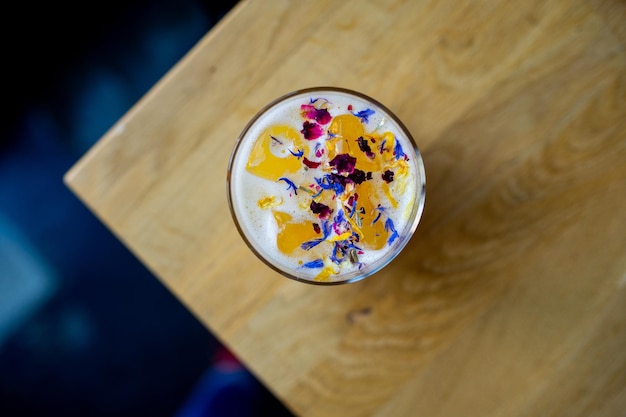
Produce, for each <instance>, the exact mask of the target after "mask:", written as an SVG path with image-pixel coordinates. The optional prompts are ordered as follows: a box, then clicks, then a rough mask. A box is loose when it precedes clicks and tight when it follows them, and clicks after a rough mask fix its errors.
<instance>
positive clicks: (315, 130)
mask: <svg viewBox="0 0 626 417" xmlns="http://www.w3.org/2000/svg"><path fill="white" fill-rule="evenodd" d="M300 133H302V134H303V135H304V138H305V139H306V140H313V139H317V138H319V137H320V136H322V135H323V134H324V129H322V127H321V126H320V125H318V124H317V123H311V122H309V121H308V120H307V121H305V122H304V123H302V130H301V131H300Z"/></svg>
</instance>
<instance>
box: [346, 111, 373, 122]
mask: <svg viewBox="0 0 626 417" xmlns="http://www.w3.org/2000/svg"><path fill="white" fill-rule="evenodd" d="M374 113H376V112H375V111H374V110H372V109H365V110H361V111H359V112H356V113H352V114H353V115H355V116H356V117H358V118H359V119H361V121H362V122H363V123H368V122H369V119H368V118H369V117H370V116H371V115H373V114H374Z"/></svg>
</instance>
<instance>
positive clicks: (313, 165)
mask: <svg viewBox="0 0 626 417" xmlns="http://www.w3.org/2000/svg"><path fill="white" fill-rule="evenodd" d="M302 163H303V164H304V165H306V166H308V167H309V168H317V167H319V166H320V165H321V164H322V163H321V162H315V161H311V160H309V159H308V158H307V157H306V156H305V157H304V159H303V160H302Z"/></svg>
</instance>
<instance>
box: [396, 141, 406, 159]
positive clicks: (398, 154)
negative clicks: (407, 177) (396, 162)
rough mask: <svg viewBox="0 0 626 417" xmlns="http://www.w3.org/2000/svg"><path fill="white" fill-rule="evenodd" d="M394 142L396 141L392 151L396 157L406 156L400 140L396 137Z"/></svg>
mask: <svg viewBox="0 0 626 417" xmlns="http://www.w3.org/2000/svg"><path fill="white" fill-rule="evenodd" d="M395 142H396V145H395V146H394V148H393V153H394V155H395V156H396V159H400V158H406V154H405V153H404V150H403V149H402V145H401V144H400V141H398V140H397V139H396V140H395Z"/></svg>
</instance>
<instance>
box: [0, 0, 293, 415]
mask: <svg viewBox="0 0 626 417" xmlns="http://www.w3.org/2000/svg"><path fill="white" fill-rule="evenodd" d="M235 3H236V2H235V1H234V0H224V1H210V0H179V1H176V0H160V1H147V0H131V1H117V0H116V1H107V2H95V3H94V2H89V3H70V2H68V1H61V2H42V1H41V2H22V3H15V4H12V5H11V7H7V8H5V10H4V12H3V19H2V20H3V22H2V23H3V24H2V35H3V36H2V39H3V40H2V42H3V58H4V59H3V63H4V68H3V69H4V71H3V72H4V73H5V75H4V77H5V78H4V79H5V85H4V88H3V94H2V97H3V98H4V100H3V101H4V106H3V109H4V110H3V114H4V116H3V121H4V122H3V123H2V141H1V142H0V416H42V415H46V416H49V415H63V416H111V415H115V416H141V415H150V416H201V415H203V416H290V414H289V413H288V411H287V410H286V409H285V408H284V407H283V406H282V405H281V404H280V403H279V402H278V401H277V400H276V399H275V398H274V397H273V396H272V395H271V394H270V393H269V392H268V391H267V390H266V389H265V388H264V387H263V386H262V385H261V384H260V383H259V382H258V381H257V380H256V379H255V378H254V377H253V376H252V375H251V374H250V373H249V372H248V371H247V370H246V369H245V368H244V367H243V366H242V365H241V364H240V363H239V362H238V361H237V360H236V359H235V358H234V357H232V355H230V353H229V352H228V350H226V349H225V348H224V347H223V346H221V345H220V343H219V342H218V341H217V340H216V339H215V338H214V337H213V336H212V335H211V334H210V333H209V332H208V331H207V330H206V329H205V328H204V327H203V326H202V325H201V324H200V323H199V322H198V321H197V320H196V319H195V318H194V317H193V316H192V315H191V314H190V313H189V312H188V311H187V310H186V309H185V308H184V307H183V306H182V305H181V304H180V303H179V302H178V300H176V299H175V298H174V297H173V296H172V295H171V294H170V293H169V292H168V291H167V290H166V289H165V288H164V287H163V286H162V285H161V284H160V282H159V281H158V280H157V279H156V278H155V277H153V276H152V275H151V274H150V273H149V272H148V271H147V270H146V269H145V268H144V267H143V266H142V265H141V264H140V263H139V262H138V261H137V260H136V259H135V258H134V257H133V256H132V255H131V254H130V253H129V252H128V250H127V249H126V248H124V247H123V246H122V245H121V244H120V242H119V241H117V239H116V238H115V237H113V236H112V235H111V233H110V232H109V231H108V230H107V229H106V228H105V227H104V226H103V225H102V224H101V223H100V222H99V221H98V220H97V219H96V218H95V217H94V216H93V215H92V214H91V213H90V212H89V211H88V210H87V209H86V208H85V207H84V206H83V205H82V204H81V203H80V202H79V201H78V200H77V199H76V197H75V196H74V195H73V194H71V193H70V191H69V190H68V189H67V188H66V187H65V186H64V185H63V183H62V177H63V174H64V173H65V172H66V171H67V170H68V169H69V168H70V167H71V166H72V165H73V164H74V163H75V162H76V161H77V160H78V159H79V158H80V157H81V156H82V155H83V154H84V152H85V151H86V150H87V149H89V147H91V146H92V145H93V144H94V143H95V142H96V141H97V140H98V139H99V138H100V137H101V136H102V134H104V133H105V131H106V130H107V129H108V128H109V127H110V126H111V125H112V124H113V123H114V122H115V121H116V120H117V119H118V118H119V117H121V116H122V115H123V114H124V113H125V112H126V111H127V110H128V109H129V108H130V107H131V106H132V105H133V104H134V103H135V102H136V101H137V100H138V99H139V98H140V97H141V96H142V95H143V94H145V93H146V92H147V91H148V89H149V88H150V87H151V86H152V85H154V83H155V82H157V81H158V79H159V78H161V77H162V76H163V75H164V74H165V73H166V72H167V71H168V70H169V69H170V68H171V67H172V66H173V65H174V64H175V63H176V62H177V61H178V60H179V59H180V58H181V57H182V56H183V55H184V54H185V53H186V52H187V51H188V50H189V49H190V48H191V47H192V46H193V45H194V44H195V43H196V42H197V41H198V40H199V39H200V38H201V37H202V36H203V35H205V34H206V32H207V31H208V30H209V29H210V28H211V27H212V26H213V25H214V24H215V23H216V22H218V21H219V20H220V19H221V18H222V17H223V16H224V15H225V14H226V13H227V12H228V11H229V10H230V9H231V8H232V7H233V6H234V5H235Z"/></svg>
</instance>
